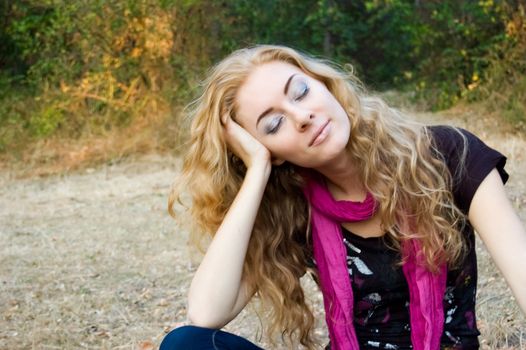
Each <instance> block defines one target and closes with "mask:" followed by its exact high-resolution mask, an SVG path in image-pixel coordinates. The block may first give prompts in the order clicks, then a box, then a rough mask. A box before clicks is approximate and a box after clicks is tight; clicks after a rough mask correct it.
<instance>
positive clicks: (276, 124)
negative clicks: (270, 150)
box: [265, 115, 285, 134]
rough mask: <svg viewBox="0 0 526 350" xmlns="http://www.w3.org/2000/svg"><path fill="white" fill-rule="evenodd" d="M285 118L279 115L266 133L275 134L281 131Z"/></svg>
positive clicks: (272, 120)
mask: <svg viewBox="0 0 526 350" xmlns="http://www.w3.org/2000/svg"><path fill="white" fill-rule="evenodd" d="M284 118H285V117H284V116H283V115H279V116H276V117H274V118H272V119H271V121H270V122H269V123H268V125H267V126H266V128H265V132H266V133H267V134H275V133H276V132H277V131H278V130H279V127H280V126H281V123H282V122H283V119H284Z"/></svg>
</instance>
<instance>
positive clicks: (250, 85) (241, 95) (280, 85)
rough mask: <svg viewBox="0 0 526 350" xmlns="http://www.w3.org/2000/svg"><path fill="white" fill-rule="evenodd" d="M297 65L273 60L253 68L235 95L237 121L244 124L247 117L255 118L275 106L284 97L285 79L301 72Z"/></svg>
mask: <svg viewBox="0 0 526 350" xmlns="http://www.w3.org/2000/svg"><path fill="white" fill-rule="evenodd" d="M301 73H303V71H302V70H301V69H299V68H298V67H296V66H294V65H292V64H290V63H285V62H279V61H273V62H269V63H265V64H262V65H260V66H257V67H256V68H254V70H253V71H252V72H251V73H250V74H249V75H248V77H247V79H246V80H245V82H244V83H243V84H242V85H241V86H240V88H239V90H238V92H237V95H236V103H237V107H238V110H237V117H238V119H239V120H238V122H240V123H241V124H244V122H246V121H247V118H257V116H258V115H259V114H261V113H262V112H264V111H265V110H267V109H268V108H271V107H275V104H277V103H278V102H279V100H280V99H281V98H284V88H285V84H286V83H287V80H288V79H289V78H290V77H291V76H292V75H293V74H301Z"/></svg>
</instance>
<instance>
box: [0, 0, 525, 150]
mask: <svg viewBox="0 0 526 350" xmlns="http://www.w3.org/2000/svg"><path fill="white" fill-rule="evenodd" d="M524 18H525V17H524V4H523V0H517V1H511V0H510V1H503V0H500V1H499V0H479V1H472V0H458V1H450V0H448V1H437V0H427V1H422V0H411V1H409V0H363V1H343V0H304V1H297V0H296V1H293V0H230V1H226V0H222V1H205V0H138V1H136V0H108V1H102V0H89V1H67V0H5V1H3V2H2V3H1V4H0V45H1V46H0V49H1V50H0V128H1V129H0V149H7V148H8V147H9V145H11V144H14V143H16V142H17V140H25V139H27V138H29V139H31V138H43V137H44V138H45V137H49V136H51V135H55V134H57V133H58V134H61V133H62V134H64V135H70V136H71V135H77V136H78V135H82V134H85V133H97V132H104V130H108V129H112V128H115V127H126V126H128V125H130V123H132V122H133V121H136V120H141V119H142V120H145V121H152V120H155V119H156V118H159V117H160V116H162V115H168V114H169V112H170V111H172V110H173V106H176V105H182V104H185V103H186V102H188V101H189V100H190V99H191V97H192V96H193V89H194V88H195V86H197V84H198V79H199V77H202V76H203V75H204V74H205V73H204V72H205V71H206V69H207V68H208V67H209V66H210V65H211V64H213V63H215V62H217V61H218V60H220V59H221V58H222V57H223V56H224V55H226V54H228V53H229V52H231V51H232V50H234V49H237V48H240V47H244V46H248V45H253V44H256V43H272V44H283V45H289V46H292V47H295V48H297V49H300V50H303V51H306V52H309V53H312V54H314V55H319V56H324V57H328V58H332V59H333V60H336V61H337V62H340V63H342V64H347V63H351V64H353V65H354V66H355V68H356V70H357V71H358V72H359V75H360V76H361V77H362V79H363V80H364V81H365V82H366V83H367V84H368V85H369V86H372V87H373V88H375V89H384V88H392V87H395V88H405V89H411V90H413V91H415V92H416V96H418V97H419V98H423V99H425V100H427V101H428V104H429V105H430V106H431V107H432V108H447V107H449V106H451V105H452V104H454V103H456V102H457V101H458V100H459V99H462V98H466V97H467V98H469V99H470V100H477V99H478V100H480V99H483V98H487V96H490V95H491V96H493V97H495V96H494V94H493V95H492V93H491V91H494V90H495V89H499V88H500V87H501V85H499V84H501V83H503V82H506V81H509V80H510V79H514V81H515V82H516V84H518V86H523V85H524V76H525V74H526V73H525V71H524V64H523V63H524V57H526V55H525V54H526V52H525V50H526V48H525V46H524V36H525V34H524V33H525V31H526V30H525V27H524ZM510 57H513V58H510ZM510 71H512V73H509V72H510ZM521 84H522V85H521ZM506 86H507V88H506V89H507V90H506V91H508V90H509V94H511V95H512V96H515V97H513V98H512V101H515V102H509V103H508V104H505V103H502V108H504V109H506V108H508V109H510V108H511V110H514V111H515V112H513V113H512V114H513V115H514V116H515V117H514V118H515V119H517V118H518V119H520V118H521V117H520V113H519V112H517V111H519V110H520V108H519V109H517V108H518V107H517V106H520V105H521V104H523V102H524V96H523V94H521V93H517V92H515V90H513V88H512V87H511V85H510V84H508V85H506ZM501 91H502V90H501ZM522 91H524V89H523V90H522ZM503 99H505V97H503V98H501V100H503ZM522 118H524V117H522ZM24 137H25V138H24Z"/></svg>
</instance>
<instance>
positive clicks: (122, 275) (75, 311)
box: [0, 109, 526, 350]
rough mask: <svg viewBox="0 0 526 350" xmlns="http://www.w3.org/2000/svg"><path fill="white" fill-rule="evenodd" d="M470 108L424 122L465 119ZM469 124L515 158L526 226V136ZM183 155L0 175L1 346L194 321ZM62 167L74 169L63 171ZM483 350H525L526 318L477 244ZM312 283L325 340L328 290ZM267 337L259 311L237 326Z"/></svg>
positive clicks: (150, 338) (131, 338) (90, 338)
mask: <svg viewBox="0 0 526 350" xmlns="http://www.w3.org/2000/svg"><path fill="white" fill-rule="evenodd" d="M470 113H471V112H470V111H468V110H465V109H464V110H455V111H453V112H451V113H450V114H449V115H448V114H446V117H445V118H444V117H443V116H437V115H433V114H420V115H418V117H419V118H422V119H425V120H428V121H436V122H444V119H447V122H450V123H453V124H457V125H464V126H465V125H466V124H468V122H467V120H468V119H467V117H466V116H467V115H469V114H470ZM468 128H469V129H470V130H473V131H475V132H476V133H477V134H479V135H480V136H481V137H482V138H483V139H484V140H485V141H487V142H488V143H489V144H490V145H493V146H494V147H496V148H498V149H499V150H501V151H502V152H503V153H505V154H506V155H508V157H509V159H510V161H509V164H508V167H507V169H508V170H509V172H510V173H511V175H512V178H511V181H510V182H509V184H508V186H507V187H508V190H509V194H510V196H511V198H512V201H513V203H514V204H515V206H516V207H517V209H518V211H519V213H520V215H521V217H522V219H523V221H526V200H525V198H526V196H525V194H526V183H524V181H525V180H524V179H525V178H526V177H525V176H524V175H526V162H525V159H524V157H525V156H526V155H525V154H524V150H525V149H526V140H525V138H524V137H523V136H521V135H514V134H511V133H508V132H500V131H498V130H496V129H501V128H495V127H494V126H493V125H492V124H491V121H488V120H484V119H480V120H477V121H476V122H474V123H473V122H472V121H471V120H470V122H469V125H468ZM177 168H178V160H177V159H176V158H172V157H168V156H146V157H142V158H138V159H135V160H127V161H124V162H120V163H119V162H117V163H114V164H112V165H108V164H106V165H101V166H99V167H97V168H84V169H81V170H77V171H76V172H65V173H64V172H63V171H61V175H53V176H48V177H44V178H35V177H32V178H25V179H17V178H16V176H15V175H13V173H12V172H9V171H7V170H6V169H4V171H3V172H1V173H0V237H1V241H2V245H0V349H9V350H14V349H141V350H146V349H152V348H154V347H157V346H158V344H159V342H160V341H161V339H162V338H163V336H164V334H165V332H166V331H168V330H169V329H171V328H173V327H174V326H175V325H176V324H178V323H179V322H183V321H184V320H185V295H186V290H187V288H188V284H189V283H190V279H191V276H192V273H193V271H194V268H195V267H194V266H192V265H191V264H189V263H188V261H189V257H188V256H187V250H186V244H185V240H186V233H185V232H181V231H179V230H178V229H177V227H176V226H175V225H174V222H173V221H172V220H171V219H170V218H169V217H168V215H167V214H166V199H167V195H168V191H169V186H170V183H171V181H172V179H173V178H174V176H175V175H176V173H177ZM62 170H64V169H62ZM478 250H479V256H480V259H479V267H480V278H479V295H478V298H479V304H478V305H479V306H478V315H479V316H478V324H479V326H480V329H481V331H482V333H483V334H482V336H481V338H480V340H481V342H482V345H483V349H526V319H525V318H524V316H521V314H520V311H519V310H518V308H517V306H516V304H515V303H514V302H512V296H511V294H510V291H509V290H508V288H507V286H506V285H505V283H504V281H503V280H502V277H501V276H500V274H499V273H498V272H497V271H496V270H495V267H494V266H493V264H492V262H491V261H490V260H489V258H488V256H487V253H486V252H485V250H484V248H483V246H482V245H481V244H479V247H478ZM304 282H305V288H306V289H307V290H308V293H309V295H310V297H311V299H312V302H313V305H314V307H315V309H316V314H317V316H318V320H319V323H318V327H317V329H316V334H317V335H318V336H319V337H320V339H324V338H326V330H325V328H324V325H323V316H322V313H323V311H322V306H321V305H322V304H321V297H320V295H319V293H318V292H317V291H316V287H315V285H314V284H313V283H312V281H310V280H308V279H307V280H305V281H304ZM227 329H228V330H231V331H233V332H235V333H237V334H240V335H243V336H245V337H247V338H249V339H252V340H255V341H257V342H258V343H259V344H262V345H263V346H265V345H266V344H268V343H267V342H266V341H265V340H264V339H262V338H261V326H260V322H259V320H258V318H257V317H256V316H255V314H254V313H253V311H252V310H251V309H248V310H245V311H243V313H242V314H241V315H240V316H239V317H238V318H237V319H236V320H234V321H233V322H232V323H231V324H230V325H228V326H227Z"/></svg>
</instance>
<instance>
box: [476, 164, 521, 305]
mask: <svg viewBox="0 0 526 350" xmlns="http://www.w3.org/2000/svg"><path fill="white" fill-rule="evenodd" d="M468 217H469V221H470V222H471V224H472V225H473V227H474V228H475V230H476V231H477V232H478V234H479V236H480V238H482V241H483V242H484V244H485V245H486V247H487V249H488V251H489V253H490V255H491V257H492V258H493V260H494V261H495V263H496V265H497V267H498V268H499V269H500V270H501V272H502V274H503V275H504V278H505V279H506V281H507V282H508V285H509V286H510V288H511V290H512V291H513V294H514V295H515V298H516V300H517V302H518V304H519V306H520V307H521V309H522V311H523V313H524V314H525V315H526V264H525V263H526V231H525V230H524V226H523V225H522V223H521V220H520V218H519V217H518V216H517V214H516V213H515V210H514V208H513V206H512V205H511V203H510V201H509V199H508V197H507V195H506V192H505V190H504V186H503V184H502V180H501V178H500V176H499V173H498V172H497V170H496V169H493V170H492V171H491V172H490V173H489V174H488V176H487V177H486V178H485V179H484V180H483V181H482V183H481V184H480V186H479V187H478V189H477V191H476V192H475V196H474V197H473V201H472V202H471V206H470V209H469V215H468Z"/></svg>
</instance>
